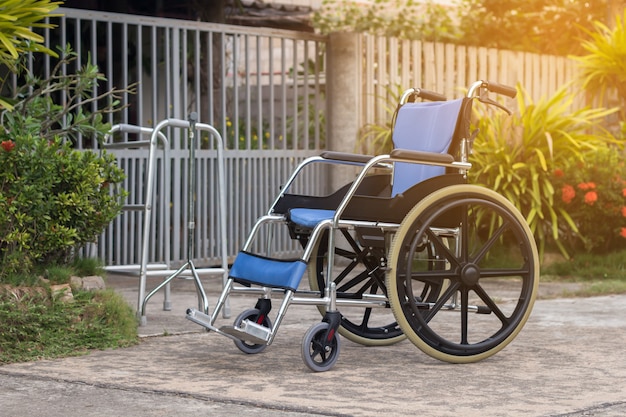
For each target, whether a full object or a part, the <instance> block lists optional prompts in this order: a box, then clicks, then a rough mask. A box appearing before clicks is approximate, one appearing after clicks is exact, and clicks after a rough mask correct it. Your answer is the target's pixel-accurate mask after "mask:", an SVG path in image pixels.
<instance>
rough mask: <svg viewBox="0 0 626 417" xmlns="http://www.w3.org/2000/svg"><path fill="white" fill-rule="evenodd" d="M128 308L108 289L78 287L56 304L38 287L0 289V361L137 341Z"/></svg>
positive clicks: (75, 352) (72, 353)
mask: <svg viewBox="0 0 626 417" xmlns="http://www.w3.org/2000/svg"><path fill="white" fill-rule="evenodd" d="M137 342H138V336H137V321H136V318H135V315H134V312H133V310H132V308H131V307H130V306H129V305H128V304H127V303H126V301H125V300H124V299H123V298H122V297H121V296H120V295H119V294H117V293H115V292H114V291H113V290H102V291H77V292H75V293H74V300H73V301H72V302H61V301H59V300H57V299H55V298H54V297H52V296H51V295H50V293H49V291H48V290H46V289H45V288H43V287H31V288H13V289H4V290H3V291H2V292H1V293H0V364H5V363H12V362H25V361H32V360H38V359H51V358H58V357H65V356H76V355H81V354H85V353H87V352H88V351H89V350H90V349H108V348H117V347H126V346H131V345H133V344H136V343H137Z"/></svg>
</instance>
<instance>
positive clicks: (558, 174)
mask: <svg viewBox="0 0 626 417" xmlns="http://www.w3.org/2000/svg"><path fill="white" fill-rule="evenodd" d="M563 175H565V173H564V172H563V170H562V169H560V168H557V169H555V170H554V176H555V177H557V178H562V177H563Z"/></svg>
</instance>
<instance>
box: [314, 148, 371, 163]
mask: <svg viewBox="0 0 626 417" xmlns="http://www.w3.org/2000/svg"><path fill="white" fill-rule="evenodd" d="M320 156H321V157H322V158H324V159H332V160H335V161H346V162H358V163H362V164H366V163H367V162H368V161H369V160H370V159H372V158H373V156H371V155H362V154H357V153H347V152H333V151H326V152H322V153H321V154H320Z"/></svg>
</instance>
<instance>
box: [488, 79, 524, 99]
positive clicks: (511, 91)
mask: <svg viewBox="0 0 626 417" xmlns="http://www.w3.org/2000/svg"><path fill="white" fill-rule="evenodd" d="M486 84H487V89H488V90H489V91H492V92H494V93H496V94H503V95H505V96H508V97H511V98H515V96H516V95H517V89H516V88H515V87H509V86H508V85H504V84H498V83H495V82H492V81H489V82H487V83H486Z"/></svg>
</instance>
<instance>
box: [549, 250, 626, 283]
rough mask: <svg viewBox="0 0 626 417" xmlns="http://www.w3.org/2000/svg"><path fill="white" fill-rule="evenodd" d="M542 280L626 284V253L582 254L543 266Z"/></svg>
mask: <svg viewBox="0 0 626 417" xmlns="http://www.w3.org/2000/svg"><path fill="white" fill-rule="evenodd" d="M541 275H542V278H544V277H545V279H546V280H556V281H563V280H565V281H569V282H581V281H594V282H596V281H597V282H600V281H604V280H607V281H615V282H626V251H617V252H612V253H607V254H602V255H596V254H588V253H582V254H578V255H576V256H574V257H572V258H571V259H570V260H564V261H559V262H554V263H551V264H550V265H545V266H542V268H541Z"/></svg>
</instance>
